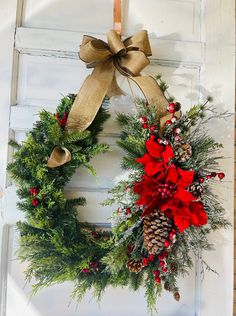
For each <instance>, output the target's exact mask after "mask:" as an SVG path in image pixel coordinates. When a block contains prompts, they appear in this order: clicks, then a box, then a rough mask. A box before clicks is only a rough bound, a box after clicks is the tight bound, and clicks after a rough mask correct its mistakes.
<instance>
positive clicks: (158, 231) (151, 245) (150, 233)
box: [143, 210, 172, 254]
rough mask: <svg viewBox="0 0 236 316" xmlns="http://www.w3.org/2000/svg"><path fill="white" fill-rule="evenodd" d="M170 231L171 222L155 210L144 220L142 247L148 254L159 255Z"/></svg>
mask: <svg viewBox="0 0 236 316" xmlns="http://www.w3.org/2000/svg"><path fill="white" fill-rule="evenodd" d="M171 229H172V223H171V220H170V219H169V218H168V217H166V216H165V215H164V214H163V213H162V212H160V211H157V210H156V211H154V213H152V214H150V215H148V216H146V217H145V218H144V221H143V235H144V245H145V247H146V248H147V250H148V252H149V254H159V253H160V252H161V251H162V249H163V247H164V242H165V241H166V240H167V238H168V236H169V233H170V231H171Z"/></svg>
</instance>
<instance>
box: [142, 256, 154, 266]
mask: <svg viewBox="0 0 236 316" xmlns="http://www.w3.org/2000/svg"><path fill="white" fill-rule="evenodd" d="M154 260H155V256H154V255H153V254H150V255H149V256H148V257H147V258H143V265H144V267H147V266H148V264H149V262H153V261H154Z"/></svg>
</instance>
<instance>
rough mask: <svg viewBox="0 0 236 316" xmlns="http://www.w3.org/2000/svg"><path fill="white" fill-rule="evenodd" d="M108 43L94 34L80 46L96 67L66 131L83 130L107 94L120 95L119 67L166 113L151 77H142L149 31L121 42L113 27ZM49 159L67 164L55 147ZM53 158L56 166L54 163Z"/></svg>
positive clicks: (148, 49) (82, 55)
mask: <svg viewBox="0 0 236 316" xmlns="http://www.w3.org/2000/svg"><path fill="white" fill-rule="evenodd" d="M107 38H108V43H106V42H104V41H102V40H100V39H97V38H95V37H91V36H87V35H85V36H84V37H83V41H82V44H81V47H80V52H79V56H80V58H81V60H83V61H84V62H85V63H86V66H87V68H94V69H93V71H92V73H91V74H90V75H89V76H88V77H87V78H86V79H85V81H84V83H83V85H82V87H81V89H80V91H79V93H78V94H77V96H76V98H75V100H74V103H73V105H72V107H71V110H70V113H69V115H68V119H67V124H66V132H68V133H69V132H71V131H84V130H85V129H86V128H88V126H89V125H90V124H91V123H92V122H93V120H94V118H95V116H96V114H97V112H98V110H99V108H100V106H101V104H102V102H103V99H104V97H105V96H106V95H108V96H114V95H121V94H122V90H121V89H120V88H119V86H118V84H117V82H116V76H115V72H116V70H118V72H119V73H121V74H122V75H124V76H127V77H129V78H130V79H132V80H133V82H135V83H136V84H137V85H138V87H139V88H140V90H141V91H142V93H143V94H144V97H145V98H146V100H147V103H148V104H156V106H157V111H158V113H159V115H160V117H163V116H165V115H166V114H167V112H166V108H167V105H168V101H167V99H166V98H165V96H164V94H163V92H162V91H161V89H160V87H159V86H158V84H157V82H156V80H154V78H152V77H151V76H141V75H140V72H141V71H142V70H143V69H144V68H145V67H146V66H147V65H148V64H149V63H150V61H149V59H148V57H149V56H151V55H152V52H151V47H150V43H149V38H148V34H147V31H145V30H143V31H140V32H138V33H137V34H136V35H134V36H131V37H129V38H127V39H125V40H123V41H122V39H121V37H120V35H119V34H118V33H117V32H116V31H114V30H111V31H110V32H109V33H108V36H107ZM54 151H55V149H54ZM55 153H56V155H57V156H56V159H54V157H53V153H52V155H51V156H50V158H49V160H48V166H49V167H55V166H60V165H62V164H64V163H65V160H64V156H63V155H62V156H61V159H60V157H59V151H58V150H56V152H55ZM54 160H56V165H54V166H53V164H54V162H53V161H54Z"/></svg>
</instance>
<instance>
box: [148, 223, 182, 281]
mask: <svg viewBox="0 0 236 316" xmlns="http://www.w3.org/2000/svg"><path fill="white" fill-rule="evenodd" d="M175 238H176V230H175V229H172V230H171V232H170V234H169V236H168V239H167V240H166V241H165V242H164V247H165V248H166V249H167V250H163V251H162V252H161V253H160V254H159V255H158V257H156V256H155V255H154V254H150V255H149V256H148V257H145V258H143V266H144V267H147V266H148V265H149V263H150V262H154V261H155V259H157V261H158V268H157V269H156V270H154V271H153V275H154V277H155V281H156V283H161V278H160V275H161V273H162V274H163V273H167V272H168V267H167V262H166V259H167V257H168V251H170V249H171V247H172V245H173V243H175Z"/></svg>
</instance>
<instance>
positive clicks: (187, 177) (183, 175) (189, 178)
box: [178, 168, 194, 188]
mask: <svg viewBox="0 0 236 316" xmlns="http://www.w3.org/2000/svg"><path fill="white" fill-rule="evenodd" d="M178 173H179V182H178V186H179V187H182V188H187V187H188V186H189V185H190V184H192V183H193V177H194V171H187V170H183V169H180V168H178Z"/></svg>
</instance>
